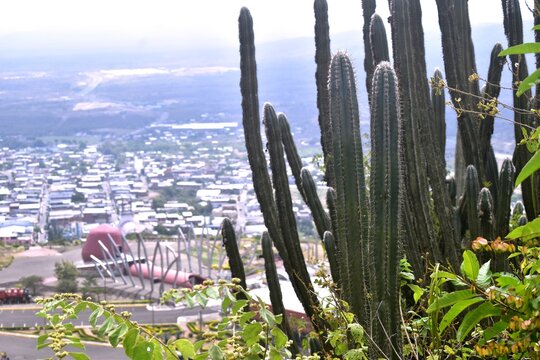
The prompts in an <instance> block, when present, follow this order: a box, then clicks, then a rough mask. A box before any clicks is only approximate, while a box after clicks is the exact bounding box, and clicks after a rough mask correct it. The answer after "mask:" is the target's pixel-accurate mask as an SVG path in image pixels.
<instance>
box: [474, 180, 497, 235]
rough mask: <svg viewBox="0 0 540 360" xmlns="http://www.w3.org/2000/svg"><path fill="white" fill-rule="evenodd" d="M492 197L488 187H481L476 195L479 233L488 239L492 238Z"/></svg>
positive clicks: (493, 224) (493, 218) (493, 225)
mask: <svg viewBox="0 0 540 360" xmlns="http://www.w3.org/2000/svg"><path fill="white" fill-rule="evenodd" d="M493 211H494V206H493V198H492V197H491V192H490V191H489V189H488V188H485V187H484V188H482V190H480V194H479V195H478V218H479V220H480V233H479V235H480V236H482V237H484V238H486V239H488V240H494V234H493V232H494V230H495V216H494V214H493Z"/></svg>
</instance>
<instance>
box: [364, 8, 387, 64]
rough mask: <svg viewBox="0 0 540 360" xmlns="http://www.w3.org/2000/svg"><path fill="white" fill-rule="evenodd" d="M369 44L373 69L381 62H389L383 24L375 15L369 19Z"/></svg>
mask: <svg viewBox="0 0 540 360" xmlns="http://www.w3.org/2000/svg"><path fill="white" fill-rule="evenodd" d="M369 42H370V45H371V55H372V57H373V65H372V66H373V67H376V66H377V65H378V64H379V63H380V62H381V61H390V54H389V52H388V40H387V38H386V30H385V28H384V22H383V20H382V19H381V17H380V16H379V15H377V14H373V16H372V17H371V21H370V24H369ZM366 60H367V56H366Z"/></svg>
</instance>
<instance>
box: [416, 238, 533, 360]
mask: <svg viewBox="0 0 540 360" xmlns="http://www.w3.org/2000/svg"><path fill="white" fill-rule="evenodd" d="M473 248H476V249H478V250H484V251H490V252H495V253H498V254H507V255H509V256H508V257H509V258H510V259H512V260H513V262H514V263H515V264H518V265H519V266H517V267H516V268H515V270H514V271H513V272H512V273H508V272H491V270H490V261H487V262H486V263H484V264H482V265H480V262H479V261H478V257H477V255H476V254H475V253H473V252H472V251H469V250H467V251H466V252H465V253H464V255H463V262H462V264H461V273H462V275H457V274H455V273H453V272H451V271H449V272H447V271H439V270H438V268H436V269H435V271H434V272H433V273H432V275H431V278H432V287H431V289H430V294H431V296H430V298H429V299H428V303H427V305H428V307H427V310H426V312H427V315H428V317H427V318H425V322H424V324H425V327H426V328H428V329H430V331H431V332H432V334H435V335H432V338H433V340H434V342H432V343H431V345H430V348H431V351H432V352H433V353H438V354H440V355H442V354H443V353H444V352H445V349H446V347H450V348H454V349H459V350H457V351H455V355H456V356H458V358H466V357H467V355H469V354H476V355H477V356H480V357H482V358H536V357H538V356H540V344H538V340H539V338H538V334H539V330H540V310H539V309H540V297H538V291H539V290H538V289H540V287H539V286H540V257H539V255H540V248H537V247H532V248H527V247H525V246H518V247H517V251H515V249H516V247H515V245H514V244H512V243H506V242H503V241H501V240H500V239H499V240H495V241H493V242H486V241H485V239H477V240H475V242H473ZM450 284H452V286H449V285H450ZM445 289H446V290H445ZM448 289H452V290H448ZM435 340H436V341H435Z"/></svg>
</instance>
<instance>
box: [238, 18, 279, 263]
mask: <svg viewBox="0 0 540 360" xmlns="http://www.w3.org/2000/svg"><path fill="white" fill-rule="evenodd" d="M238 24H239V33H240V92H241V94H242V124H243V127H244V137H245V143H246V149H247V153H248V161H249V165H250V167H251V172H252V178H253V187H254V189H255V194H256V196H257V200H258V201H259V204H260V206H261V211H262V213H263V215H264V224H265V225H266V228H267V229H268V231H269V232H270V237H271V238H272V239H273V241H274V242H276V248H277V249H278V251H279V253H280V255H281V256H282V257H283V258H285V259H287V250H286V248H285V246H284V242H283V239H282V237H281V234H280V233H279V228H280V225H279V219H278V215H277V208H276V204H275V201H274V198H273V195H272V183H271V182H270V176H269V175H268V171H267V169H266V167H267V165H266V157H265V155H264V151H263V143H262V138H261V124H260V115H259V97H258V83H257V63H256V61H255V36H254V33H253V19H252V17H251V14H250V12H249V10H248V9H247V8H242V10H241V11H240V17H239V19H238Z"/></svg>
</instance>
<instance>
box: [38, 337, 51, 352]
mask: <svg viewBox="0 0 540 360" xmlns="http://www.w3.org/2000/svg"><path fill="white" fill-rule="evenodd" d="M48 338H49V334H41V335H39V336H38V338H37V346H38V350H39V349H41V348H43V346H42V347H41V348H40V347H39V346H40V345H43V344H45V341H47V339H48ZM47 345H48V344H45V346H47Z"/></svg>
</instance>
